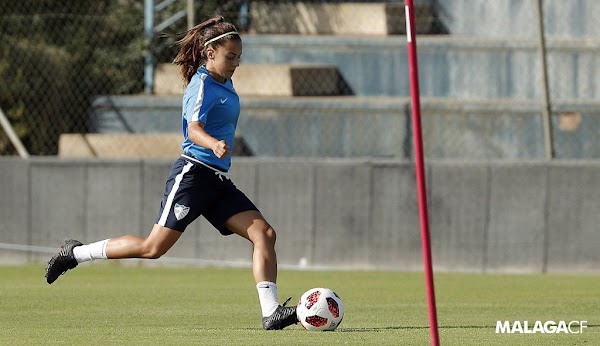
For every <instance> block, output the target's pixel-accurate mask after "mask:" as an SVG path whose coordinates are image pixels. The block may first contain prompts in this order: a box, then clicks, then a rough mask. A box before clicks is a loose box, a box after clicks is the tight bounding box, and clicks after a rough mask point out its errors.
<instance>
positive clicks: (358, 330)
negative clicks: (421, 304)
mask: <svg viewBox="0 0 600 346" xmlns="http://www.w3.org/2000/svg"><path fill="white" fill-rule="evenodd" d="M586 327H587V328H598V327H600V324H588V325H587V326H586ZM438 328H439V329H494V330H495V329H496V326H495V325H494V326H491V325H490V326H475V325H470V326H439V327H438ZM411 329H429V326H389V327H375V328H343V327H340V328H339V329H338V330H337V331H339V332H342V333H344V332H346V333H361V332H363V333H364V332H384V331H386V330H411Z"/></svg>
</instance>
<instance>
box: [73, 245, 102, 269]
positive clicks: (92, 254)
mask: <svg viewBox="0 0 600 346" xmlns="http://www.w3.org/2000/svg"><path fill="white" fill-rule="evenodd" d="M106 244H108V239H104V240H101V241H97V242H95V243H91V244H87V245H81V246H76V247H74V248H73V255H74V256H75V259H76V260H77V263H81V262H87V261H92V260H95V259H106Z"/></svg>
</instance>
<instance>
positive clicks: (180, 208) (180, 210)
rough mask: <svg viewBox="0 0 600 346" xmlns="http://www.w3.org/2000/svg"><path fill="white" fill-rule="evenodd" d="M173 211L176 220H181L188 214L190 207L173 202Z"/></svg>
mask: <svg viewBox="0 0 600 346" xmlns="http://www.w3.org/2000/svg"><path fill="white" fill-rule="evenodd" d="M173 211H174V212H175V217H176V218H177V220H181V219H183V218H184V217H185V216H186V215H187V214H188V212H189V211H190V207H186V206H185V205H183V204H177V203H175V208H173Z"/></svg>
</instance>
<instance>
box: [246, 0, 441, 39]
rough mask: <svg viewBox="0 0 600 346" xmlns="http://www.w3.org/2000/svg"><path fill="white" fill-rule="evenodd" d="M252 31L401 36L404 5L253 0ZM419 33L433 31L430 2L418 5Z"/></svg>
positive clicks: (416, 7) (417, 24) (416, 9)
mask: <svg viewBox="0 0 600 346" xmlns="http://www.w3.org/2000/svg"><path fill="white" fill-rule="evenodd" d="M274 13H276V14H277V15H273V14H274ZM249 17H250V18H249V19H250V20H249V22H250V26H249V32H250V33H255V34H301V35H397V34H405V33H406V24H405V8H404V4H398V3H394V4H392V3H384V2H379V3H377V2H371V3H366V2H364V3H360V2H354V3H311V2H282V3H272V2H260V1H253V2H252V4H251V5H250V12H249ZM415 19H416V20H415V22H416V26H417V33H419V34H428V33H432V31H433V21H434V16H433V13H432V8H431V6H430V5H428V4H417V5H415Z"/></svg>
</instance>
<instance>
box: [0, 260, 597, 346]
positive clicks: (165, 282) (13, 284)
mask: <svg viewBox="0 0 600 346" xmlns="http://www.w3.org/2000/svg"><path fill="white" fill-rule="evenodd" d="M0 278H1V279H0V331H1V332H0V345H48V344H63V345H76V344H86V345H192V344H196V345H290V346H291V345H428V344H429V342H430V341H429V322H428V315H427V304H426V299H425V288H424V279H423V274H422V273H403V272H379V271H378V272H366V271H356V272H348V271H341V272H338V271H332V272H329V271H324V272H312V271H283V270H282V271H280V275H279V294H280V299H281V300H282V301H283V300H284V299H285V298H286V297H288V296H293V297H294V298H293V300H294V301H296V300H297V299H298V297H299V296H300V295H301V294H302V293H303V292H304V291H305V290H307V289H309V288H312V287H319V286H323V287H329V288H333V289H334V290H335V291H336V292H337V293H338V294H339V295H340V296H341V297H342V299H343V301H344V304H345V308H346V314H345V318H344V321H343V323H342V325H341V326H340V328H338V330H336V331H335V332H308V331H305V330H303V329H302V328H301V327H300V326H292V327H289V328H287V329H285V330H283V331H270V332H265V331H263V330H262V329H261V319H260V308H259V306H258V297H257V293H256V289H255V287H254V282H253V279H252V276H251V272H250V270H249V269H212V268H206V269H205V268H189V267H187V268H171V267H138V266H132V265H122V264H120V263H118V262H97V263H92V264H85V265H81V266H80V267H78V268H77V269H75V270H73V271H71V272H69V273H67V274H66V275H65V276H63V277H61V278H60V279H59V280H58V281H57V282H55V283H54V284H53V285H48V284H46V282H45V280H44V265H36V266H22V267H21V266H19V267H0ZM435 280H436V293H437V308H438V319H439V327H440V328H439V332H440V341H441V344H442V345H600V277H599V276H591V275H590V276H581V275H560V276H559V275H476V274H444V273H436V277H435ZM497 320H509V321H515V320H519V321H525V320H527V321H532V322H534V321H538V320H541V321H549V320H552V321H561V320H564V321H572V320H586V321H588V322H587V323H588V325H589V327H588V328H587V329H585V330H584V332H583V333H582V334H539V333H538V334H496V333H495V325H496V321H497Z"/></svg>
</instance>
